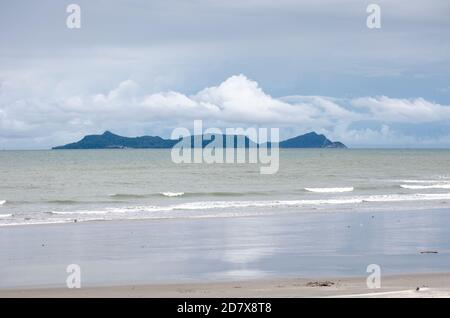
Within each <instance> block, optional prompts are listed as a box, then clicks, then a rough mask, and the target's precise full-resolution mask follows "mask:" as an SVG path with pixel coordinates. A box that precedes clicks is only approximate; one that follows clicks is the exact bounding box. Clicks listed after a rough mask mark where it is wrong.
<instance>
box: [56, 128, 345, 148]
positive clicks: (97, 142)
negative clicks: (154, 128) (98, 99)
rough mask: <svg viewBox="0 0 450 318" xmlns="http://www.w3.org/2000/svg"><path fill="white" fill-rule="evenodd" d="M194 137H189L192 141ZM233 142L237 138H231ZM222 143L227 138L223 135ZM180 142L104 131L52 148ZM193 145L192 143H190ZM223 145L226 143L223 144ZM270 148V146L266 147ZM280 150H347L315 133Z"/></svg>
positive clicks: (286, 142) (168, 145)
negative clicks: (126, 135)
mask: <svg viewBox="0 0 450 318" xmlns="http://www.w3.org/2000/svg"><path fill="white" fill-rule="evenodd" d="M195 137H196V136H191V138H192V139H194V138H195ZM199 137H202V147H205V146H206V145H207V144H208V143H210V142H211V140H212V139H211V138H204V137H203V136H199ZM233 137H234V140H235V146H236V144H237V143H236V139H237V136H233ZM223 138H224V141H225V140H226V138H227V136H226V135H223ZM179 141H180V140H179V139H178V140H174V139H164V138H162V137H160V136H141V137H123V136H119V135H116V134H114V133H112V132H110V131H105V132H104V133H103V134H101V135H88V136H85V137H84V138H83V139H81V140H80V141H78V142H74V143H70V144H67V145H63V146H57V147H53V148H52V149H54V150H61V149H127V148H131V149H168V148H172V147H173V146H174V145H176V144H177V143H178V142H179ZM250 143H251V141H250V140H249V139H248V138H247V137H245V146H246V147H248V146H249V144H250ZM192 145H194V142H192ZM224 145H226V143H225V142H224ZM268 146H269V147H270V144H269V145H268ZM279 147H280V148H347V147H346V146H345V145H344V144H343V143H341V142H339V141H336V142H333V141H330V140H329V139H328V138H327V137H325V136H324V135H322V134H317V133H316V132H310V133H307V134H305V135H301V136H297V137H294V138H290V139H287V140H284V141H281V142H280V143H279Z"/></svg>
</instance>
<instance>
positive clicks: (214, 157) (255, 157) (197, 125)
mask: <svg viewBox="0 0 450 318" xmlns="http://www.w3.org/2000/svg"><path fill="white" fill-rule="evenodd" d="M268 131H269V129H268V128H258V129H256V128H254V127H250V128H247V129H244V128H226V129H225V133H224V132H223V131H222V130H221V129H220V128H217V127H210V128H207V129H205V130H203V121H202V120H194V133H193V134H191V132H190V131H189V129H187V128H185V127H177V128H175V129H174V130H173V131H172V135H171V139H175V140H179V142H178V143H177V144H175V145H174V146H173V148H172V152H171V157H172V161H173V162H174V163H177V164H179V163H207V164H213V163H234V164H243V163H251V164H258V163H259V164H260V165H261V167H260V173H261V174H274V173H276V172H277V171H278V168H279V165H280V164H279V162H280V160H279V157H280V155H279V142H280V132H279V129H278V128H270V136H269V134H268Z"/></svg>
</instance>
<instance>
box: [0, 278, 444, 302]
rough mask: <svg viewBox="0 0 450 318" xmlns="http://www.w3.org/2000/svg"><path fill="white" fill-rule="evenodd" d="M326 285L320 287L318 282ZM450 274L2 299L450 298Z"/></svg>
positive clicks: (25, 293)
mask: <svg viewBox="0 0 450 318" xmlns="http://www.w3.org/2000/svg"><path fill="white" fill-rule="evenodd" d="M320 284H323V285H326V286H317V285H320ZM449 286H450V273H441V274H410V275H398V276H387V277H385V278H384V279H383V287H382V288H380V289H367V286H366V284H365V278H362V277H359V278H342V277H341V278H326V279H321V280H316V279H304V278H298V279H295V278H291V279H278V280H269V281H265V280H260V281H233V282H220V283H203V284H201V283H191V284H163V285H129V286H109V287H88V288H82V289H67V288H54V289H23V290H15V289H13V290H1V291H0V298H8V297H25V298H27V297H31V298H34V297H39V298H54V297H58V298H66V297H70V298H85V297H86V298H117V297H120V298H305V297H308V298H309V297H324V298H328V297H338V298H339V297H346V298H348V297H350V298H397V297H402V298H437V297H439V298H450V287H449Z"/></svg>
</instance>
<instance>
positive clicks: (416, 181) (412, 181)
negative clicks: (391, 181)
mask: <svg viewBox="0 0 450 318" xmlns="http://www.w3.org/2000/svg"><path fill="white" fill-rule="evenodd" d="M396 181H398V182H402V183H443V182H449V181H446V180H443V179H438V180H414V179H413V180H409V179H407V180H396Z"/></svg>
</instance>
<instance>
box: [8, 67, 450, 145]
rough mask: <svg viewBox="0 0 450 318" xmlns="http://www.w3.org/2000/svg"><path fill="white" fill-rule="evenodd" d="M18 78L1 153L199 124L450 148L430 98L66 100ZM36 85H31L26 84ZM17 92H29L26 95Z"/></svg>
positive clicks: (245, 94) (122, 87)
mask: <svg viewBox="0 0 450 318" xmlns="http://www.w3.org/2000/svg"><path fill="white" fill-rule="evenodd" d="M17 80H20V79H16V80H14V79H8V80H4V81H3V82H2V85H0V147H1V148H28V147H50V146H54V145H56V144H60V143H66V142H70V141H73V140H74V139H77V138H79V137H81V136H82V135H85V134H89V133H101V132H102V131H103V130H112V131H115V132H117V133H122V134H126V135H141V134H162V135H165V136H169V135H170V131H171V130H172V129H173V128H175V127H179V126H180V125H182V126H187V127H189V126H190V125H192V121H193V120H194V119H202V120H204V121H205V122H206V124H207V125H209V126H214V127H221V128H225V127H236V126H239V127H240V126H243V127H248V126H264V127H280V128H281V129H282V137H284V138H286V137H290V136H292V135H295V134H299V133H304V132H308V131H311V130H315V131H318V132H322V133H326V134H327V135H329V136H330V137H332V138H334V139H338V140H341V141H343V142H345V143H348V144H349V145H351V146H383V145H384V146H402V145H403V146H410V145H413V146H414V145H415V146H417V145H419V146H420V145H423V146H433V145H435V146H439V145H443V144H444V145H448V146H450V139H449V138H448V135H450V131H449V130H448V128H449V127H448V126H446V124H445V123H446V122H450V106H447V105H440V104H437V103H433V102H430V101H427V100H425V99H423V98H415V99H397V98H389V97H386V96H380V97H359V98H353V99H342V98H332V97H324V96H301V95H294V96H286V97H281V98H276V97H273V96H270V95H269V94H267V93H265V92H264V90H263V89H262V88H261V87H260V86H259V85H258V83H257V82H256V81H254V80H251V79H249V78H247V77H246V76H244V75H235V76H231V77H229V78H228V79H226V80H225V81H223V82H222V83H220V84H219V85H217V86H211V87H207V88H204V89H202V90H200V91H199V92H197V93H195V94H192V95H186V94H183V93H181V92H176V91H164V92H158V93H152V94H148V93H146V92H145V87H141V86H140V85H139V84H138V83H136V82H135V81H132V80H125V81H122V82H121V83H119V84H118V85H117V87H115V88H113V89H111V90H110V91H107V92H104V93H100V92H99V93H95V94H85V95H75V96H73V95H68V96H64V94H63V95H61V91H58V92H57V93H54V92H52V90H49V89H48V87H49V85H47V84H46V81H45V79H39V81H40V85H38V86H33V89H32V88H28V87H23V86H24V82H21V83H22V84H20V82H17ZM33 83H34V82H33V81H32V80H28V81H27V82H25V84H26V85H25V86H27V85H33ZM16 87H23V90H22V91H23V92H24V93H23V96H21V95H20V94H18V92H17V90H16ZM36 87H41V89H40V90H36ZM366 123H370V127H369V126H368V124H366ZM404 123H407V124H412V125H415V127H419V128H420V127H422V125H430V124H433V123H441V126H442V125H444V126H443V127H444V130H443V132H442V133H440V134H438V135H437V136H426V135H423V134H416V135H415V134H412V133H411V132H410V131H409V132H408V133H405V132H402V128H401V127H400V126H399V125H400V124H404ZM442 123H444V124H442ZM445 129H447V131H445ZM418 131H423V129H418ZM433 141H435V143H433Z"/></svg>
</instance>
